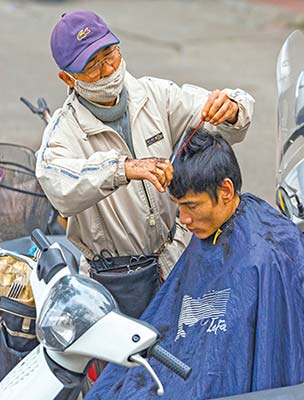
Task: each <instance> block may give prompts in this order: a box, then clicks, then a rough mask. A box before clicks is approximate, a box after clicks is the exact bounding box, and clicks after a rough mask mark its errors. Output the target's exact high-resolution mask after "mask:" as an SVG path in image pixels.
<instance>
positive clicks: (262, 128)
mask: <svg viewBox="0 0 304 400" xmlns="http://www.w3.org/2000/svg"><path fill="white" fill-rule="evenodd" d="M303 3H304V1H302V0H168V1H167V0H122V1H117V0H57V1H55V0H53V1H51V0H41V1H38V0H36V1H34V0H15V1H12V0H0V20H1V31H2V41H1V47H0V82H1V85H0V87H1V100H0V121H1V128H0V142H10V143H21V144H25V145H27V146H28V147H31V148H33V149H37V148H38V147H39V145H40V140H41V135H42V132H43V129H44V124H43V122H42V121H41V120H39V118H37V116H35V115H33V114H31V112H30V111H29V110H28V109H27V108H26V107H25V106H24V105H23V104H22V103H21V102H20V100H19V97H20V96H24V97H26V98H28V99H29V100H30V101H32V102H36V100H37V99H38V97H41V96H43V97H44V98H45V99H46V100H47V102H48V104H49V107H50V109H51V111H54V110H55V109H56V108H58V107H60V106H61V104H62V102H63V101H64V99H65V96H66V88H65V85H64V84H63V83H62V82H61V81H60V80H59V78H58V76H57V74H58V69H57V66H56V65H55V63H54V61H53V59H52V57H51V54H50V48H49V36H50V32H51V30H52V28H53V26H54V25H55V23H56V22H57V20H58V18H59V16H60V15H61V14H62V13H63V12H67V11H72V10H76V9H91V10H93V11H95V12H96V13H98V14H100V15H101V16H102V17H103V18H104V19H105V20H106V21H107V23H108V25H109V26H110V27H111V30H113V31H114V32H115V33H116V34H117V35H118V37H119V38H120V39H121V48H122V51H123V55H124V57H125V59H126V62H127V68H128V70H129V71H130V72H131V73H132V74H133V75H135V76H136V77H140V76H142V75H151V76H156V77H160V78H166V79H171V80H173V81H175V82H176V83H178V84H183V83H191V84H195V85H199V86H202V87H205V88H207V89H210V90H213V89H217V88H219V89H222V88H225V87H230V88H236V87H240V88H242V89H245V90H247V91H248V92H249V93H250V94H251V95H252V96H254V98H255V100H256V108H255V114H254V120H253V123H252V126H251V128H250V130H249V132H248V135H247V138H246V139H245V141H244V142H243V143H241V144H238V145H236V146H234V148H235V150H236V152H237V155H238V158H239V161H240V165H241V169H242V173H243V181H244V186H243V189H244V191H250V192H253V193H255V194H257V195H259V196H261V197H262V198H264V199H265V200H268V201H269V202H270V203H271V204H274V198H275V168H276V126H277V113H276V104H277V99H276V60H277V56H278V53H279V50H280V47H281V45H282V44H283V42H284V40H285V39H286V38H287V36H288V34H289V33H291V32H292V31H293V30H295V29H302V28H303V29H304V4H303ZM303 57H304V49H303Z"/></svg>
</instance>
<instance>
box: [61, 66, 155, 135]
mask: <svg viewBox="0 0 304 400" xmlns="http://www.w3.org/2000/svg"><path fill="white" fill-rule="evenodd" d="M124 84H125V88H126V90H127V93H128V107H129V115H130V120H131V124H132V122H133V120H134V119H135V118H136V116H137V114H138V111H139V110H140V109H141V108H142V107H143V105H144V104H145V102H146V101H147V94H146V91H145V90H144V88H143V87H142V86H141V85H140V83H139V82H138V81H137V79H135V78H134V77H133V76H132V75H131V74H129V73H128V72H126V76H125V83H124ZM70 108H72V110H73V111H72V112H73V115H74V117H75V118H76V120H77V121H78V124H79V125H80V128H81V129H82V130H83V132H84V134H85V137H87V136H90V135H94V134H96V133H100V132H103V131H109V130H112V128H110V127H109V126H108V125H106V124H104V123H103V122H102V121H100V120H99V119H97V118H96V117H95V116H94V115H93V114H92V113H91V112H90V111H89V110H88V109H87V108H86V107H84V106H83V105H82V104H81V103H80V102H79V100H78V98H77V96H76V94H75V91H72V93H71V94H70V95H69V96H68V98H67V99H66V101H65V103H64V105H63V109H64V110H66V111H67V110H68V109H70Z"/></svg>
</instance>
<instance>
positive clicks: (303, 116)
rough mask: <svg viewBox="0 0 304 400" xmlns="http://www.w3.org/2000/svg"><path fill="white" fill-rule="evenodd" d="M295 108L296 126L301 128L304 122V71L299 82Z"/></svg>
mask: <svg viewBox="0 0 304 400" xmlns="http://www.w3.org/2000/svg"><path fill="white" fill-rule="evenodd" d="M295 108H296V109H295V116H296V124H297V126H299V125H301V124H303V122H304V71H302V72H301V74H300V76H299V78H298V82H297V87H296V103H295Z"/></svg>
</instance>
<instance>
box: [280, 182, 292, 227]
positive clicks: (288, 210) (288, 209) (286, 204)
mask: <svg viewBox="0 0 304 400" xmlns="http://www.w3.org/2000/svg"><path fill="white" fill-rule="evenodd" d="M276 204H277V206H278V207H279V209H280V211H281V212H282V213H283V214H284V215H285V216H286V217H288V218H290V219H292V202H291V199H290V197H289V195H288V193H287V191H286V190H285V189H284V188H283V187H282V186H279V187H278V189H277V191H276Z"/></svg>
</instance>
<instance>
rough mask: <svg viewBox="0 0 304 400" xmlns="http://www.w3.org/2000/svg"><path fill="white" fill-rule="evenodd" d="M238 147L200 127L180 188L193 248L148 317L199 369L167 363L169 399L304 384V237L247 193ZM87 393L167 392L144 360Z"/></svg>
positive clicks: (176, 188)
mask: <svg viewBox="0 0 304 400" xmlns="http://www.w3.org/2000/svg"><path fill="white" fill-rule="evenodd" d="M241 183H242V181H241V174H240V169H239V165H238V163H237V160H236V158H235V155H234V153H233V151H232V149H231V147H230V145H229V144H227V142H226V141H225V140H224V139H223V138H222V137H221V136H219V135H216V136H215V137H214V136H211V135H209V134H208V133H206V132H199V133H197V134H196V135H194V137H193V138H192V139H191V141H190V143H189V144H188V145H187V146H186V147H185V148H184V149H183V151H182V153H181V154H180V156H178V157H177V159H176V160H175V162H174V178H173V181H172V183H171V185H170V192H171V196H172V199H173V200H174V201H175V202H176V203H177V204H178V206H179V210H180V219H181V222H183V223H184V224H186V225H187V227H188V228H189V229H190V230H191V231H192V232H193V234H194V235H193V237H192V239H191V242H190V244H189V245H188V247H187V249H186V250H185V251H184V253H183V255H182V256H181V258H180V259H179V261H178V262H177V264H176V267H175V268H174V269H173V271H172V272H171V274H170V276H169V278H168V280H167V281H166V282H165V284H164V285H163V286H162V288H161V290H160V291H159V292H158V294H157V295H156V297H155V298H154V300H153V301H152V302H151V304H150V305H149V307H148V308H147V310H146V311H145V313H144V315H143V319H144V320H146V321H148V322H150V323H151V324H152V325H154V326H155V327H156V328H157V329H158V330H159V331H160V333H161V345H162V346H163V347H165V348H166V349H168V350H169V351H170V352H172V353H173V354H175V355H176V356H177V357H179V358H180V359H182V360H183V361H184V362H185V363H187V364H188V365H190V366H191V367H192V369H193V370H192V375H191V376H190V378H189V379H188V380H187V381H183V380H182V379H181V378H179V377H177V376H176V375H175V374H173V373H172V372H170V371H169V370H167V369H166V368H165V367H163V366H162V365H161V364H159V363H158V362H157V361H155V360H152V362H151V364H152V366H153V367H154V368H155V371H156V373H157V374H158V376H159V378H160V379H161V381H162V383H163V385H164V389H165V395H164V397H163V398H164V399H175V400H178V399H182V400H205V399H212V398H217V397H221V396H228V395H233V394H240V393H245V392H251V391H256V390H262V389H267V388H274V387H280V386H285V385H292V384H296V383H299V382H303V381H304V339H303V338H304V268H303V266H304V238H303V234H302V233H301V232H300V230H299V229H298V228H297V227H296V226H295V225H294V224H293V223H292V222H291V221H290V220H288V219H287V218H286V217H284V216H283V215H281V214H280V213H279V212H278V211H276V210H275V209H273V208H272V207H271V206H270V205H269V204H267V203H266V202H265V201H263V200H261V199H259V198H258V197H256V196H254V195H251V194H242V195H241V194H240V189H241ZM86 399H87V400H93V399H94V400H97V399H103V400H104V399H111V400H115V399H120V400H122V399H132V400H141V399H145V400H148V399H157V395H156V393H155V384H154V382H153V381H152V379H151V378H150V376H149V375H148V373H147V372H146V371H144V370H143V369H142V368H141V367H138V368H133V369H130V370H127V369H125V368H122V367H117V366H114V365H110V366H109V367H108V368H107V369H106V370H105V371H104V373H103V374H102V375H101V377H100V379H99V381H98V382H97V383H96V384H95V386H94V387H93V389H92V390H91V392H89V394H88V396H87V397H86Z"/></svg>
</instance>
